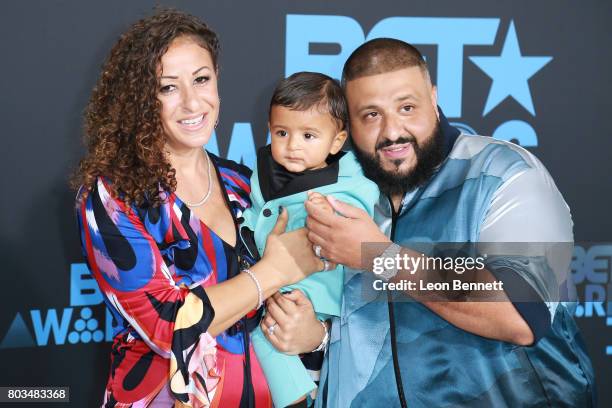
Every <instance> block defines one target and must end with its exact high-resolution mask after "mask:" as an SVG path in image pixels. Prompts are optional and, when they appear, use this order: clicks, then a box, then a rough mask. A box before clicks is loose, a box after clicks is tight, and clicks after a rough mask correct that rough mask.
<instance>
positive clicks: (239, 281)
mask: <svg viewBox="0 0 612 408" xmlns="http://www.w3.org/2000/svg"><path fill="white" fill-rule="evenodd" d="M287 219H288V214H287V210H283V211H282V213H281V214H280V216H279V217H278V220H277V221H276V225H275V226H274V228H273V230H272V232H271V233H270V235H269V236H268V239H267V242H266V250H265V252H264V255H263V257H262V259H261V260H260V261H259V262H257V264H255V265H253V266H252V267H251V268H250V270H251V272H253V274H255V276H256V277H257V280H258V281H259V283H260V285H261V287H262V291H263V297H264V299H266V298H268V297H269V296H271V295H273V294H274V293H276V292H277V291H278V290H279V289H280V288H281V287H283V286H287V285H290V284H292V283H295V282H298V281H300V280H302V279H304V278H306V277H307V276H308V275H310V274H311V273H313V272H315V271H320V270H322V269H323V262H322V261H321V260H320V259H319V258H318V257H316V256H315V255H314V253H313V250H312V245H311V244H310V241H308V237H307V232H306V230H305V229H304V228H301V229H299V230H295V231H292V232H284V231H285V228H286V226H287ZM206 292H207V294H208V297H209V299H210V301H211V304H212V305H213V308H214V309H215V312H216V311H221V314H217V313H216V316H215V319H214V320H213V321H212V323H211V325H210V327H209V330H208V331H209V332H210V333H220V332H222V331H223V330H225V329H227V328H228V327H230V326H231V325H232V324H234V323H235V322H236V321H237V320H238V319H239V318H241V317H242V316H244V315H245V314H246V313H248V312H249V311H251V310H252V309H254V308H255V307H256V306H257V302H258V292H257V287H256V286H255V283H254V282H253V280H252V279H251V277H250V276H248V275H247V274H244V273H241V274H239V275H238V276H236V277H235V278H233V279H230V280H228V281H226V282H223V283H220V284H218V285H215V286H211V287H208V288H206Z"/></svg>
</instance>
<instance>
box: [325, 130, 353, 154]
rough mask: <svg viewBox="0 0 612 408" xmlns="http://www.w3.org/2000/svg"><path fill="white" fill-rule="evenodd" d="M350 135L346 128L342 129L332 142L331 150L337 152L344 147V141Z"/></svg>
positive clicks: (333, 152) (332, 152)
mask: <svg viewBox="0 0 612 408" xmlns="http://www.w3.org/2000/svg"><path fill="white" fill-rule="evenodd" d="M347 137H348V132H347V131H346V130H343V131H341V132H340V133H338V134H336V136H334V141H333V142H332V146H331V150H330V151H329V152H330V153H331V154H336V153H338V152H339V151H340V149H342V146H344V142H345V141H346V138H347Z"/></svg>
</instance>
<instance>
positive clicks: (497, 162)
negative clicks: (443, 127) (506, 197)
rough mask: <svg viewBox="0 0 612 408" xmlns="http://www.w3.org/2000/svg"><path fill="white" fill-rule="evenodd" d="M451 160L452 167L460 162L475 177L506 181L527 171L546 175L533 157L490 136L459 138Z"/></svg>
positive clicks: (451, 154)
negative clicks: (492, 177) (497, 178)
mask: <svg viewBox="0 0 612 408" xmlns="http://www.w3.org/2000/svg"><path fill="white" fill-rule="evenodd" d="M448 158H449V162H451V163H453V162H461V163H462V165H463V166H468V167H469V168H470V173H472V174H473V173H474V172H478V173H481V174H482V173H485V174H487V175H490V176H494V177H500V178H502V179H504V180H505V179H508V178H509V177H512V176H513V175H515V174H517V173H519V172H522V171H524V170H528V169H534V170H544V171H545V169H544V166H543V165H542V164H541V163H540V161H539V160H538V159H537V157H536V156H535V155H533V153H531V152H529V151H528V150H526V149H525V148H523V147H521V146H519V145H516V144H514V143H511V142H507V141H504V140H498V139H495V138H493V137H490V136H480V135H466V134H462V135H460V136H459V138H457V141H456V142H455V145H454V146H453V148H452V150H451V151H450V153H449V156H448ZM455 165H457V164H456V163H455Z"/></svg>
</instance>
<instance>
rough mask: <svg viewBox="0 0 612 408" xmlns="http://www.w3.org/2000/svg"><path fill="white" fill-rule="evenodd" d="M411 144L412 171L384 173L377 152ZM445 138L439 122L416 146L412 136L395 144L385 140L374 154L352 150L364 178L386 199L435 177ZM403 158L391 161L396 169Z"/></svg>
mask: <svg viewBox="0 0 612 408" xmlns="http://www.w3.org/2000/svg"><path fill="white" fill-rule="evenodd" d="M404 143H410V144H412V148H413V149H414V153H415V155H416V165H415V167H414V168H412V169H410V170H408V171H404V172H401V173H400V172H399V170H392V171H387V170H385V169H383V167H382V164H381V159H380V156H379V155H378V154H376V152H378V151H379V150H380V149H381V148H384V147H388V146H393V145H398V144H404ZM443 147H444V137H443V135H442V132H441V130H440V122H439V121H438V123H437V124H436V127H435V129H434V130H433V132H432V134H431V135H430V136H429V137H428V138H427V139H426V142H425V143H423V145H422V146H419V145H418V144H417V142H416V139H415V138H414V136H401V137H400V138H398V139H397V140H395V141H393V142H392V141H390V140H384V141H382V142H380V143H378V144H377V145H376V149H375V153H374V154H369V153H366V152H364V151H362V150H360V149H359V148H358V147H357V146H355V144H354V143H353V150H354V152H355V156H356V157H357V160H358V161H359V163H360V164H361V167H362V168H363V172H364V174H365V176H366V177H367V178H369V179H370V180H372V181H374V182H375V183H376V184H378V188H379V189H380V191H381V192H382V193H383V194H385V195H387V196H397V195H402V196H403V195H404V194H406V193H407V192H410V191H412V190H414V189H415V188H417V187H419V186H421V185H423V184H424V183H426V182H427V181H428V180H429V179H430V178H431V177H432V176H433V174H434V172H435V170H436V168H437V167H438V165H439V164H440V163H442V160H444V153H443V150H444V149H443ZM403 161H404V159H399V160H393V161H392V163H393V164H395V166H396V169H397V168H399V166H400V165H401V164H402V163H403Z"/></svg>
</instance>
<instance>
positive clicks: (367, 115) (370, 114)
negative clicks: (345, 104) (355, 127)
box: [365, 112, 378, 119]
mask: <svg viewBox="0 0 612 408" xmlns="http://www.w3.org/2000/svg"><path fill="white" fill-rule="evenodd" d="M377 116H378V112H368V113H366V115H365V117H366V119H373V118H375V117H377Z"/></svg>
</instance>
